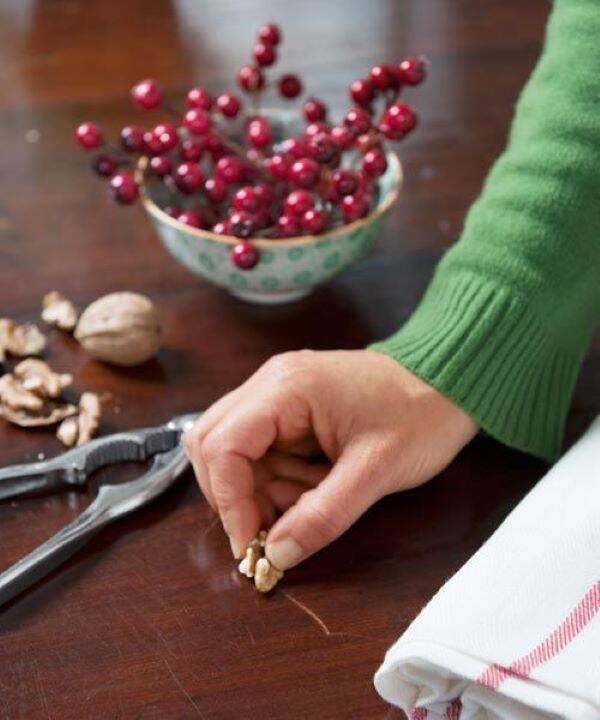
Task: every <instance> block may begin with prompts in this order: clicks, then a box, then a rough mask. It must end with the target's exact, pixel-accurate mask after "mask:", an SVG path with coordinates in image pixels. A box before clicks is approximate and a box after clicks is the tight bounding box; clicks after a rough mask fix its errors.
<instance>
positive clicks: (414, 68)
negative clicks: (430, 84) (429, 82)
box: [398, 57, 427, 85]
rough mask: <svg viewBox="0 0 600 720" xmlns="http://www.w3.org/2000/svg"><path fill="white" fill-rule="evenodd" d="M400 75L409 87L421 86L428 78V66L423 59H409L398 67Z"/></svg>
mask: <svg viewBox="0 0 600 720" xmlns="http://www.w3.org/2000/svg"><path fill="white" fill-rule="evenodd" d="M398 74H399V76H400V79H401V80H402V82H404V83H406V84H407V85H419V84H420V83H422V82H423V80H425V78H426V77H427V64H426V63H425V60H424V59H423V58H416V57H408V58H406V59H405V60H403V61H402V62H401V63H400V65H398Z"/></svg>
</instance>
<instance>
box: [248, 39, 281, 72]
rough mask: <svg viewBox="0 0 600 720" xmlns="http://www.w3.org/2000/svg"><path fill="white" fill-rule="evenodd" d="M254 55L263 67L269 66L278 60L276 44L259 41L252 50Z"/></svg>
mask: <svg viewBox="0 0 600 720" xmlns="http://www.w3.org/2000/svg"><path fill="white" fill-rule="evenodd" d="M252 55H253V57H254V59H255V60H256V62H257V63H258V64H259V65H261V66H262V67H268V66H269V65H272V64H273V63H274V62H275V60H277V52H276V51H275V46H274V45H271V44H270V43H262V42H261V43H258V44H257V45H255V46H254V49H253V50H252Z"/></svg>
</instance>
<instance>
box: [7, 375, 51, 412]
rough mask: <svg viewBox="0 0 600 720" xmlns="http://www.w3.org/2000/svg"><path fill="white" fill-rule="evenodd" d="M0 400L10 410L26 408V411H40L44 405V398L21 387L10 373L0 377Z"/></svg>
mask: <svg viewBox="0 0 600 720" xmlns="http://www.w3.org/2000/svg"><path fill="white" fill-rule="evenodd" d="M0 401H1V402H2V404H3V405H4V406H5V407H7V408H10V409H11V410H26V411H27V412H31V413H36V412H40V411H41V410H42V408H43V407H44V400H43V399H42V398H41V397H40V396H39V395H36V394H35V393H33V392H31V390H28V389H26V388H24V387H23V385H22V384H21V383H20V382H19V380H18V379H17V378H16V377H15V376H14V375H11V374H7V375H3V376H2V377H1V378H0Z"/></svg>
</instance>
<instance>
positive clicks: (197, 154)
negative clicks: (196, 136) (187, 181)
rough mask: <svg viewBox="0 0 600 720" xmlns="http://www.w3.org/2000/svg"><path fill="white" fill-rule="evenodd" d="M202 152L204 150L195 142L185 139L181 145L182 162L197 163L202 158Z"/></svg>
mask: <svg viewBox="0 0 600 720" xmlns="http://www.w3.org/2000/svg"><path fill="white" fill-rule="evenodd" d="M203 152H204V148H203V147H202V145H201V144H200V143H199V142H198V141H197V140H192V139H191V138H186V139H185V140H184V141H183V142H182V143H181V157H182V158H183V159H184V160H189V161H190V162H198V160H200V158H201V157H202V153H203Z"/></svg>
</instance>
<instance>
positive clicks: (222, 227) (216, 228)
mask: <svg viewBox="0 0 600 720" xmlns="http://www.w3.org/2000/svg"><path fill="white" fill-rule="evenodd" d="M212 232H214V233H215V235H227V223H225V222H223V221H222V220H221V221H219V222H218V223H216V224H215V225H213V227H212Z"/></svg>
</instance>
